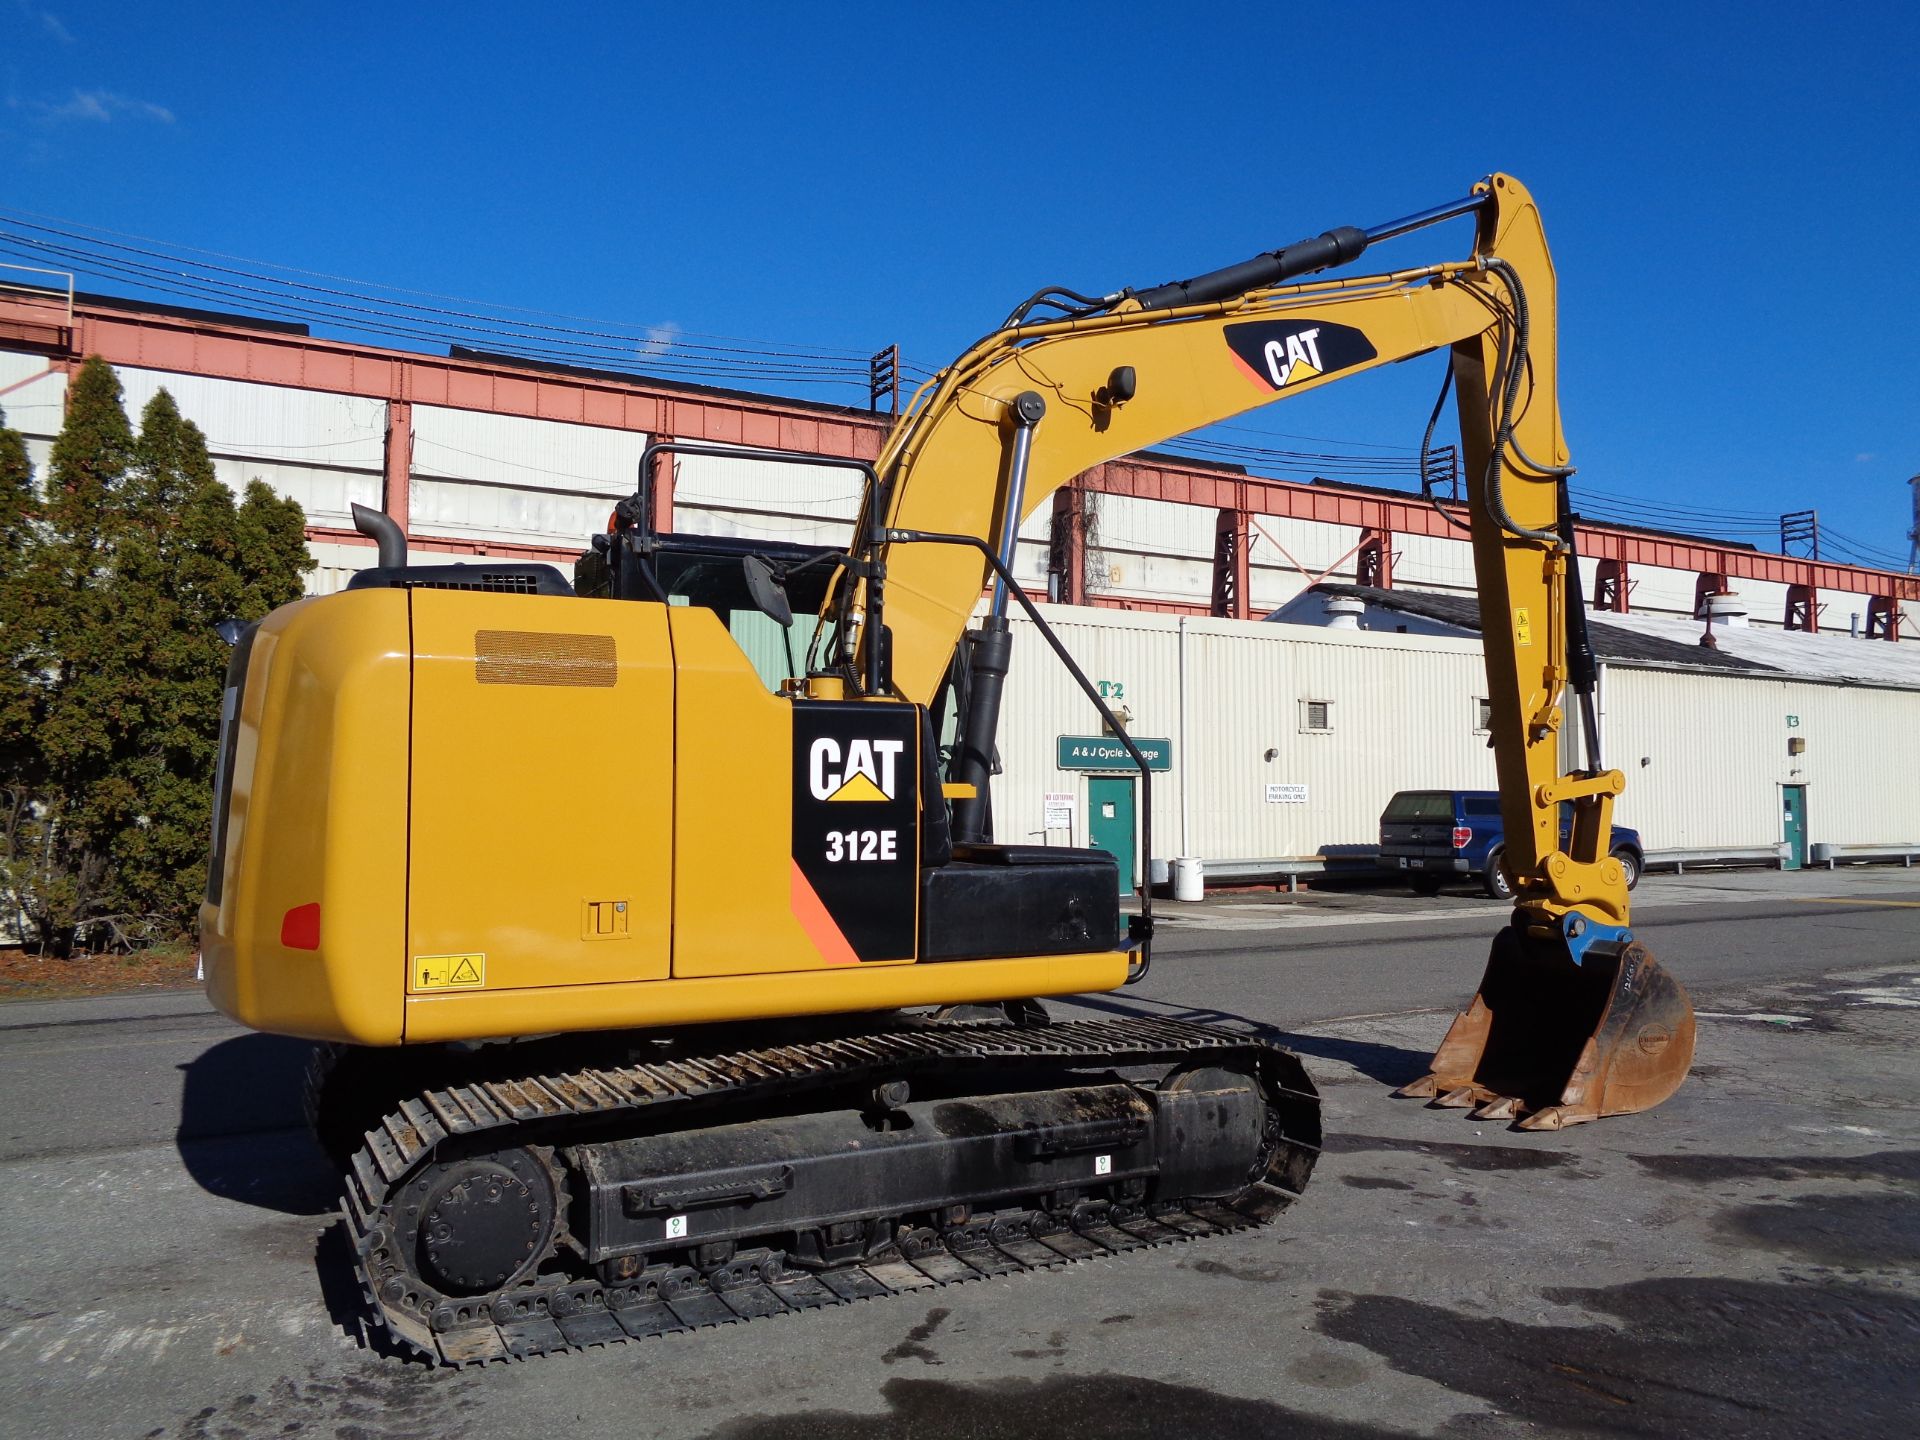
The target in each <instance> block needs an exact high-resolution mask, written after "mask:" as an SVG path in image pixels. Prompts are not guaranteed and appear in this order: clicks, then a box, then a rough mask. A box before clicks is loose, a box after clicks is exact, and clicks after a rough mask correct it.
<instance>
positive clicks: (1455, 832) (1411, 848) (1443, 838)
mask: <svg viewBox="0 0 1920 1440" xmlns="http://www.w3.org/2000/svg"><path fill="white" fill-rule="evenodd" d="M1572 827H1573V807H1572V806H1571V805H1562V806H1561V807H1560V838H1561V841H1562V843H1565V841H1566V838H1567V836H1568V834H1569V832H1570V831H1571V830H1572ZM1504 838H1505V832H1504V830H1503V829H1502V826H1501V823H1500V797H1499V795H1497V794H1496V793H1494V792H1493V791H1491V790H1402V791H1401V792H1400V793H1399V794H1398V795H1395V796H1394V797H1393V799H1391V800H1389V801H1388V802H1387V808H1386V809H1385V810H1384V811H1382V812H1381V815H1380V868H1381V869H1383V870H1393V871H1397V872H1399V873H1401V874H1403V875H1405V876H1406V880H1407V884H1409V885H1411V886H1412V887H1413V888H1414V890H1415V891H1417V892H1418V893H1419V894H1422V895H1431V894H1433V893H1434V892H1435V891H1437V890H1438V889H1439V888H1440V887H1441V885H1442V884H1444V883H1445V882H1446V881H1447V880H1448V879H1449V878H1450V877H1452V876H1455V875H1478V876H1479V877H1480V882H1481V884H1483V885H1485V886H1486V887H1487V893H1488V894H1489V895H1491V896H1493V898H1494V899H1496V900H1511V899H1512V898H1513V882H1512V881H1510V880H1509V879H1508V878H1507V872H1506V867H1505V866H1503V865H1502V864H1501V863H1500V852H1501V849H1502V848H1503V847H1502V842H1503V840H1504ZM1608 849H1609V850H1610V852H1611V853H1612V855H1613V858H1614V859H1616V860H1618V861H1619V862H1620V865H1621V868H1623V869H1624V870H1625V871H1626V872H1627V888H1628V889H1629V890H1631V889H1633V887H1634V886H1636V885H1638V884H1639V883H1640V871H1641V870H1642V869H1643V868H1644V867H1645V865H1646V851H1645V850H1644V849H1643V848H1642V846H1641V844H1640V832H1639V831H1638V830H1629V829H1628V828H1627V827H1626V826H1624V825H1616V826H1614V827H1613V843H1612V844H1611V845H1610V846H1609V847H1608Z"/></svg>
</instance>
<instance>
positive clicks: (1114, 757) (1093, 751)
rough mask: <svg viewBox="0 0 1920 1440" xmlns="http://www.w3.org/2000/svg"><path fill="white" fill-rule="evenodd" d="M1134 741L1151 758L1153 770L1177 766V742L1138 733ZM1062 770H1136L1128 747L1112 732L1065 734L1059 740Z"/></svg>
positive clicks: (1143, 753)
mask: <svg viewBox="0 0 1920 1440" xmlns="http://www.w3.org/2000/svg"><path fill="white" fill-rule="evenodd" d="M1133 743H1134V744H1135V745H1138V746H1139V747H1140V753H1141V754H1142V755H1144V756H1146V757H1147V768H1148V769H1149V770H1171V769H1172V768H1173V741H1171V740H1168V739H1164V738H1155V737H1152V736H1147V735H1135V736H1134V737H1133ZM1057 744H1058V750H1057V758H1058V763H1059V766H1060V768H1061V769H1062V770H1136V769H1137V768H1138V767H1136V766H1135V765H1134V763H1133V756H1131V755H1129V754H1128V753H1127V747H1126V746H1125V745H1123V744H1121V743H1120V742H1119V741H1118V740H1116V739H1114V737H1113V736H1111V735H1062V736H1061V737H1060V739H1059V741H1058V742H1057Z"/></svg>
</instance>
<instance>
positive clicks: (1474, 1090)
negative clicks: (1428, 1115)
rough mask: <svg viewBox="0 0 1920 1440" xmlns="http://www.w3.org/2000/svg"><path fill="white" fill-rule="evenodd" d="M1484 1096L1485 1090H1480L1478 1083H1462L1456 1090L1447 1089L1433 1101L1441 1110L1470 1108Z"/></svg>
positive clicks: (1484, 1097) (1485, 1095)
mask: <svg viewBox="0 0 1920 1440" xmlns="http://www.w3.org/2000/svg"><path fill="white" fill-rule="evenodd" d="M1486 1097H1487V1092H1486V1091H1484V1090H1482V1089H1481V1088H1480V1087H1479V1086H1478V1085H1462V1086H1461V1087H1460V1088H1459V1089H1457V1090H1449V1091H1447V1093H1446V1094H1444V1095H1441V1096H1439V1097H1438V1098H1436V1099H1435V1100H1434V1102H1433V1103H1434V1104H1435V1105H1438V1106H1439V1107H1440V1108H1441V1109H1443V1110H1471V1109H1472V1108H1473V1107H1474V1106H1475V1105H1478V1104H1479V1103H1480V1102H1481V1101H1482V1100H1484V1099H1486Z"/></svg>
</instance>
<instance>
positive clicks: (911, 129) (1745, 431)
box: [0, 0, 1920, 564]
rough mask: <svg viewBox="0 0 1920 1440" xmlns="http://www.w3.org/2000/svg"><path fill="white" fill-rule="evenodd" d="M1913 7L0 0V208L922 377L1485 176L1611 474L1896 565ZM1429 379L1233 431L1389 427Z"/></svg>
mask: <svg viewBox="0 0 1920 1440" xmlns="http://www.w3.org/2000/svg"><path fill="white" fill-rule="evenodd" d="M1916 16H1920V7H1914V6H1911V5H1896V4H1880V3H1863V4H1841V5H1836V6H1832V7H1828V8H1827V9H1826V10H1825V11H1824V12H1823V13H1820V12H1816V11H1815V10H1814V9H1813V8H1812V7H1807V6H1805V5H1785V4H1775V3H1767V0H1760V3H1754V4H1748V5H1743V6H1708V5H1701V4H1688V3H1673V0H1669V3H1666V4H1662V5H1607V6H1601V5H1572V4H1559V5H1539V4H1533V5H1500V4H1491V5H1487V6H1481V7H1476V8H1473V9H1471V10H1460V9H1457V8H1456V9H1453V10H1446V9H1439V10H1436V9H1435V8H1433V7H1431V6H1428V5H1412V4H1408V5H1395V4H1375V5H1366V4H1362V5H1351V6H1343V7H1337V8H1336V9H1331V10H1319V11H1316V10H1311V9H1306V8H1302V7H1276V6H1215V7H1200V6H1194V7H1181V8H1175V7H1166V6H1144V5H1130V4H1125V3H1118V0H1116V3H1111V4H1105V5H1097V6H1093V5H1090V6H1059V5H1047V4H1010V5H1004V6H995V5H991V4H984V5H973V6H968V7H964V8H963V7H930V6H928V7H910V6H897V7H886V6H875V5H871V4H869V5H860V6H835V5H818V6H796V5H755V4H740V5H734V6H728V7H720V6H674V7H667V6H653V5H620V6H613V5H608V6H600V7H595V6H574V5H566V4H555V5H548V6H543V7H531V6H524V5H523V6H505V5H492V4H483V3H475V4H467V5H462V6H458V7H455V6H420V7H400V6H395V7H382V8H375V7H360V6H352V5H339V4H336V5H333V6H327V7H311V8H307V9H302V8H299V7H271V6H260V5H257V4H248V5H240V4H222V3H202V4H198V5H194V6H190V7H187V6H156V5H152V4H150V3H148V4H138V5H133V4H114V3H98V0H96V3H93V4H90V5H88V6H85V7H81V6H79V5H77V4H71V3H68V0H0V85H4V102H3V104H0V212H13V213H14V214H18V213H19V212H22V211H32V212H38V213H40V214H42V215H51V216H57V217H62V218H63V219H65V220H68V221H75V222H79V223H81V224H82V225H87V226H96V227H102V228H105V229H110V230H115V231H121V232H127V233H130V234H135V235H140V236H149V237H154V238H156V239H159V240H161V241H164V242H167V243H168V244H169V245H172V246H177V247H180V246H184V247H199V248H201V249H204V250H210V251H218V252H223V253H225V254H229V255H234V256H241V257H247V258H249V259H251V260H257V261H265V262H271V263H274V264H278V265H284V266H293V267H300V268H304V269H308V270H313V271H320V272H326V273H329V274H335V275H342V276H351V277H357V278H359V279H363V280H368V281H375V282H380V283H383V284H386V285H391V286H400V287H408V288H411V289H415V290H420V291H429V292H434V293H436V294H441V295H450V296H460V297H466V298H470V299H474V300H477V301H482V302H485V303H488V304H491V305H496V306H500V305H511V306H520V307H528V308H531V309H537V310H544V311H552V312H561V313H565V314H569V315H576V316H589V317H595V318H596V319H599V320H604V321H607V322H613V323H614V324H616V325H618V326H620V327H624V328H626V329H628V330H630V331H633V332H635V333H641V334H645V333H648V332H650V331H651V332H653V333H654V334H656V335H657V336H658V337H659V339H658V341H657V343H656V344H655V345H653V346H651V347H648V346H642V347H639V348H640V349H641V350H642V351H646V350H651V351H654V352H659V351H661V350H662V349H664V348H670V347H671V345H672V344H673V343H674V341H673V338H672V337H673V336H674V335H675V334H677V333H680V334H687V335H689V336H691V335H694V334H702V335H724V336H737V337H747V338H748V339H751V340H755V341H761V342H767V343H769V344H772V345H777V346H795V347H816V346H817V347H829V348H833V349H838V350H843V351H846V352H848V353H850V354H866V353H868V352H870V351H872V350H875V349H878V348H880V347H881V346H883V345H886V344H889V343H892V342H895V341H897V342H898V343H899V344H900V345H901V346H902V349H903V351H904V353H905V355H906V357H907V358H908V360H909V361H911V362H917V363H918V364H920V365H922V366H926V367H929V368H931V367H933V366H937V365H938V364H940V363H942V362H943V361H944V360H946V359H947V358H949V357H950V356H951V355H952V354H953V353H954V352H956V351H957V350H958V349H959V348H961V347H962V346H963V345H965V344H966V343H967V342H968V341H970V340H971V339H973V338H974V337H975V336H976V335H978V334H979V333H980V332H982V331H983V330H986V329H988V328H990V327H991V326H992V325H993V324H994V323H996V322H997V321H998V320H999V319H1000V317H1002V316H1003V315H1004V314H1005V313H1006V311H1007V310H1008V309H1009V308H1010V306H1011V305H1012V304H1013V302H1015V301H1016V300H1018V299H1019V298H1021V297H1023V296H1024V295H1026V294H1027V293H1029V292H1030V291H1032V290H1033V289H1035V288H1037V287H1038V286H1039V285H1042V284H1046V283H1060V284H1065V285H1068V286H1071V287H1073V288H1076V289H1081V290H1087V291H1093V292H1099V291H1105V290H1110V289H1114V288H1117V287H1119V286H1122V285H1128V284H1135V285H1145V284H1153V283H1157V282H1159V281H1162V280H1168V279H1173V278H1176V277H1178V276H1182V275H1186V274H1191V273H1193V272H1195V271H1198V270H1203V269H1207V268H1211V267H1213V266H1215V265H1218V264H1223V263H1226V262H1229V261H1232V260H1238V259H1241V258H1243V257H1244V256H1245V255H1247V254H1250V253H1252V252H1254V251H1256V250H1262V249H1269V248H1273V247H1275V246H1277V245H1281V244H1285V243H1287V242H1289V241H1291V240H1294V239H1297V238H1300V237H1301V236H1302V235H1306V234H1311V233H1316V232H1318V231H1319V230H1322V229H1324V228H1326V227H1328V226H1331V225H1336V224H1358V225H1370V224H1374V223H1377V222H1380V221H1383V220H1386V219H1390V218H1393V217H1395V216H1398V215H1401V214H1404V213H1407V212H1409V211H1413V210H1417V209H1421V208H1424V207H1426V206H1428V205H1431V204H1435V203H1438V202H1440V201H1443V200H1447V199H1451V198H1453V197H1455V196H1456V195H1459V194H1461V193H1464V191H1465V190H1466V189H1467V188H1468V187H1469V186H1470V185H1471V183H1472V182H1473V181H1474V180H1475V179H1477V178H1478V177H1479V176H1481V175H1482V174H1484V173H1486V172H1487V171H1489V170H1493V169H1502V170H1507V171H1510V172H1512V173H1514V174H1516V175H1518V176H1519V177H1521V179H1523V180H1524V181H1526V182H1527V184H1528V185H1529V186H1530V187H1531V188H1532V189H1533V191H1534V193H1535V195H1536V196H1537V197H1538V198H1539V200H1540V202H1541V205H1542V210H1543V213H1544V215H1545V217H1546V220H1547V226H1548V235H1549V239H1550V240H1551V242H1552V243H1553V246H1554V250H1555V257H1556V263H1557V265H1558V269H1559V275H1560V289H1561V305H1562V309H1561V344H1562V357H1563V358H1562V392H1563V394H1562V410H1563V414H1564V417H1565V421H1566V427H1567V432H1568V436H1569V439H1570V441H1571V443H1572V446H1573V451H1574V457H1575V460H1576V463H1578V464H1579V466H1580V472H1581V473H1580V476H1579V478H1578V480H1577V482H1576V483H1577V484H1578V485H1579V486H1580V487H1581V488H1582V491H1583V492H1584V493H1585V494H1586V495H1588V496H1606V497H1611V502H1610V504H1609V505H1608V506H1607V508H1609V509H1610V510H1611V511H1612V513H1616V514H1621V515H1626V514H1629V513H1638V514H1639V515H1640V516H1641V517H1642V518H1643V519H1646V520H1648V521H1649V522H1655V523H1659V522H1664V523H1668V524H1673V525H1678V526H1683V527H1684V526H1688V525H1691V526H1692V527H1693V528H1696V529H1702V530H1714V529H1718V530H1719V531H1721V532H1723V533H1727V534H1729V535H1730V536H1732V537H1734V538H1751V539H1757V540H1762V541H1764V540H1765V539H1766V536H1765V534H1764V533H1762V532H1764V531H1765V530H1766V528H1767V527H1768V526H1769V525H1770V524H1771V521H1770V520H1769V519H1768V517H1771V516H1773V515H1776V514H1777V513H1778V512H1780V511H1783V510H1794V509H1802V508H1812V507H1818V508H1819V510H1820V512H1821V517H1822V523H1823V526H1825V527H1826V528H1827V530H1828V531H1829V532H1830V534H1831V535H1833V536H1834V537H1836V538H1835V540H1834V541H1832V542H1830V548H1831V546H1832V545H1834V544H1838V543H1842V537H1844V541H1846V542H1850V543H1851V544H1852V545H1853V546H1855V547H1866V548H1867V549H1868V550H1869V551H1878V552H1881V553H1882V554H1884V555H1886V556H1890V557H1892V558H1893V559H1895V560H1896V561H1897V562H1899V563H1901V564H1904V561H1905V557H1906V553H1907V545H1906V538H1905V532H1906V530H1907V527H1908V525H1909V523H1910V519H1909V512H1910V505H1911V501H1910V491H1909V489H1908V487H1907V485H1906V484H1905V483H1904V482H1905V480H1906V478H1907V477H1908V476H1910V475H1912V474H1915V473H1916V472H1920V379H1917V378H1916V377H1917V375H1920V368H1917V367H1916V364H1915V344H1914V337H1915V335H1916V334H1917V333H1920V278H1916V277H1917V276H1920V267H1916V266H1915V264H1914V263H1913V261H1912V258H1911V254H1910V252H1911V250H1912V247H1913V243H1914V242H1913V238H1912V237H1913V236H1914V235H1915V234H1916V233H1920V183H1917V176H1920V162H1917V160H1916V157H1920V99H1917V98H1916V92H1915V88H1914V79H1913V76H1914V69H1913V65H1914V56H1915V55H1916V54H1920V19H1917V18H1916ZM1466 239H1467V237H1466V232H1465V230H1464V228H1463V226H1462V225H1461V224H1460V223H1459V222H1456V224H1455V225H1454V226H1453V227H1452V228H1450V229H1448V230H1446V231H1441V232H1428V233H1427V235H1426V236H1424V237H1421V238H1417V239H1408V240H1403V241H1399V242H1396V243H1395V245H1394V246H1393V248H1392V249H1386V248H1383V249H1381V250H1379V251H1376V252H1374V254H1373V256H1372V257H1370V258H1371V259H1374V260H1377V261H1378V262H1379V263H1380V264H1381V265H1382V266H1384V265H1387V264H1389V263H1396V264H1397V263H1418V262H1420V261H1424V260H1427V259H1434V258H1445V257H1448V256H1451V255H1455V254H1459V253H1463V252H1464V249H1465V245H1466ZM0 258H9V257H5V256H0ZM1363 263H1365V262H1363ZM82 283H83V285H87V284H90V285H91V288H97V289H105V290H113V291H117V292H120V293H135V291H136V287H135V286H133V285H132V284H130V283H128V282H127V281H126V280H124V279H113V278H106V277H100V278H96V279H94V280H92V281H87V280H84V279H83V282H82ZM648 358H649V355H648V354H645V353H636V355H635V358H634V363H635V364H636V365H637V366H639V367H641V368H644V367H645V364H646V361H647V359H648ZM1438 363H1439V362H1438V361H1437V360H1434V361H1424V362H1417V363H1416V364H1414V365H1409V366H1401V367H1395V368H1394V369H1393V370H1391V371H1389V372H1388V373H1386V374H1383V375H1381V376H1378V377H1374V378H1372V379H1369V380H1367V381H1364V382H1356V383H1354V384H1351V385H1343V386H1334V387H1331V388H1329V389H1328V390H1326V391H1324V392H1321V393H1319V394H1316V395H1311V396H1306V397H1302V398H1300V399H1299V400H1296V401H1293V402H1290V403H1288V404H1285V405H1282V406H1277V407H1273V408H1270V409H1268V410H1266V411H1264V412H1262V413H1261V414H1260V415H1258V416H1257V417H1253V418H1250V419H1249V420H1247V421H1245V422H1243V424H1244V425H1245V426H1246V427H1248V429H1243V430H1240V431H1237V432H1232V434H1231V438H1232V439H1234V440H1235V441H1236V442H1239V443H1246V444H1253V445H1264V446H1271V447H1278V448H1283V449H1295V450H1302V449H1304V450H1331V449H1340V450H1351V451H1354V452H1355V453H1378V454H1382V455H1386V454H1391V453H1395V452H1394V451H1393V450H1385V449H1383V450H1378V451H1371V450H1369V447H1397V448H1398V449H1400V450H1404V449H1405V448H1406V447H1410V446H1412V445H1415V444H1417V442H1418V438H1419V432H1420V429H1421V427H1422V425H1423V424H1424V422H1425V418H1426V413H1427V409H1428V407H1429V405H1430V404H1431V400H1432V394H1433V390H1434V387H1435V385H1436V384H1437V382H1438V377H1439V372H1438ZM765 388H769V389H783V388H786V389H791V391H792V393H798V394H811V395H815V396H818V397H820V398H837V399H849V398H852V397H851V396H850V395H849V394H848V393H847V392H845V391H839V392H833V391H824V392H823V391H821V390H819V389H817V388H815V389H808V388H794V387H783V386H779V385H769V386H767V387H765ZM1248 430H1252V431H1257V432H1260V433H1248ZM1295 437H1310V438H1308V439H1299V438H1295ZM1329 442H1337V443H1329ZM1255 468H1256V469H1258V468H1260V467H1259V466H1257V465H1256V466H1255ZM1586 508H1588V509H1590V510H1596V511H1597V510H1598V509H1600V508H1601V506H1600V505H1598V504H1593V503H1590V504H1588V505H1587V506H1586Z"/></svg>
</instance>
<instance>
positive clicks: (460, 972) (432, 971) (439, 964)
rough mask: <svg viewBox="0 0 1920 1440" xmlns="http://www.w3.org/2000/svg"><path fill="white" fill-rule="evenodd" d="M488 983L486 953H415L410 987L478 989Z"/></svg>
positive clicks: (409, 972) (409, 973)
mask: <svg viewBox="0 0 1920 1440" xmlns="http://www.w3.org/2000/svg"><path fill="white" fill-rule="evenodd" d="M486 983H487V957H486V956H485V955H416V956H414V957H413V966H412V968H411V969H410V970H409V971H408V973H407V988H408V989H409V990H478V989H480V988H482V987H483V986H484V985H485V984H486Z"/></svg>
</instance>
